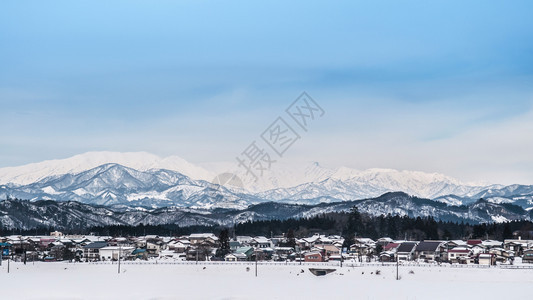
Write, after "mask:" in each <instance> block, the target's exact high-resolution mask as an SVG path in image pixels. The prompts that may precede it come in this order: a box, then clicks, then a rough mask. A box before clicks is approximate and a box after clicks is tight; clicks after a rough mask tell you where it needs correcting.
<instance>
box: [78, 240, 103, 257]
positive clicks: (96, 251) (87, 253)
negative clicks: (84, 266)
mask: <svg viewBox="0 0 533 300" xmlns="http://www.w3.org/2000/svg"><path fill="white" fill-rule="evenodd" d="M104 247H107V242H93V243H90V244H88V245H86V246H83V258H84V259H85V261H94V260H100V249H102V248H104Z"/></svg>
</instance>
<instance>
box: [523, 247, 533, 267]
mask: <svg viewBox="0 0 533 300" xmlns="http://www.w3.org/2000/svg"><path fill="white" fill-rule="evenodd" d="M522 262H523V263H527V264H532V263H533V249H528V250H524V254H523V255H522Z"/></svg>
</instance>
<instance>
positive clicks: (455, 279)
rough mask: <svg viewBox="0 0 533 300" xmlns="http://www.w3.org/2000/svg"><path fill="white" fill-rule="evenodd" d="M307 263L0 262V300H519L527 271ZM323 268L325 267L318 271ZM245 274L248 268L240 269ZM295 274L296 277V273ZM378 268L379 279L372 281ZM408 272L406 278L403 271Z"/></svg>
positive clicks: (525, 293)
mask: <svg viewBox="0 0 533 300" xmlns="http://www.w3.org/2000/svg"><path fill="white" fill-rule="evenodd" d="M309 267H316V266H312V265H305V264H304V265H302V266H300V265H297V264H296V265H283V264H262V265H259V266H258V277H255V266H254V264H241V263H233V264H232V263H222V264H202V263H200V264H198V265H196V264H161V263H159V264H131V263H130V264H122V266H121V268H122V272H121V273H120V274H118V272H117V265H116V264H113V265H112V264H86V263H77V264H75V263H62V262H50V263H44V262H39V263H35V264H32V263H31V262H30V263H28V264H27V265H23V264H22V263H14V262H11V265H10V273H9V274H8V273H7V262H6V261H4V263H3V264H2V267H0V282H1V292H0V295H1V297H2V299H428V298H431V299H451V298H453V299H469V300H470V299H511V297H513V298H514V297H517V298H521V299H527V298H529V297H530V295H529V294H531V292H529V290H530V289H531V287H532V286H533V269H503V268H498V267H492V268H451V267H449V266H447V267H438V266H431V267H428V266H425V267H421V266H400V268H399V274H400V276H401V280H399V281H397V280H396V267H395V266H377V265H376V266H355V267H351V266H348V267H347V266H346V265H345V266H344V267H342V268H340V267H338V266H337V267H334V266H330V267H331V268H336V269H337V271H336V272H334V273H332V274H329V275H326V276H322V277H316V276H314V275H312V274H311V273H310V272H309ZM324 267H325V266H324ZM247 268H249V270H247ZM302 270H303V273H302ZM376 270H380V275H376ZM411 271H412V272H411Z"/></svg>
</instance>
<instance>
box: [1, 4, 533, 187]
mask: <svg viewBox="0 0 533 300" xmlns="http://www.w3.org/2000/svg"><path fill="white" fill-rule="evenodd" d="M310 2H311V1H292V2H291V3H287V2H286V1H268V3H256V2H255V1H113V2H112V3H109V1H47V2H43V1H4V2H2V3H1V4H0V66H1V68H0V112H1V115H2V117H1V118H0V167H3V166H14V165H20V164H24V163H29V162H35V161H40V160H44V159H52V158H62V157H68V156H70V155H74V154H77V153H81V152H86V151H92V150H113V151H148V152H153V153H156V154H159V155H162V156H166V155H179V156H182V157H184V158H185V159H187V160H190V161H192V162H206V161H230V160H232V159H233V158H234V157H235V155H236V154H238V153H240V152H241V151H242V150H243V149H244V148H245V147H246V146H247V145H248V144H249V143H250V142H251V141H252V140H254V139H256V138H257V137H258V135H259V134H260V133H261V132H262V131H263V130H264V129H265V128H266V127H267V126H268V125H269V124H270V123H271V122H272V121H273V120H274V119H275V118H276V117H277V116H278V115H280V114H282V113H283V110H284V109H285V108H286V107H287V106H288V105H289V104H290V103H291V102H292V101H293V100H294V99H295V98H296V97H297V96H298V95H299V94H300V93H301V92H302V91H307V92H308V93H309V94H310V95H311V96H313V97H314V98H315V99H316V100H317V102H319V103H320V104H321V106H322V107H323V108H324V109H325V110H326V115H325V116H324V118H322V119H320V120H319V121H317V122H316V123H314V124H313V128H311V130H310V131H309V132H308V133H306V134H304V135H303V137H302V140H301V141H300V142H299V143H298V144H297V145H295V147H294V148H293V149H291V151H290V153H288V154H287V156H286V157H284V159H286V160H301V161H320V162H323V163H324V164H327V165H331V166H340V165H345V166H350V167H354V168H358V169H365V168H370V167H380V168H397V169H410V170H422V171H427V172H441V173H445V174H449V175H452V176H455V177H458V178H460V179H463V180H488V181H493V182H504V183H510V182H521V183H533V155H531V154H530V153H529V152H531V151H530V149H531V146H533V139H532V133H533V132H532V131H531V130H532V129H533V126H532V121H531V120H533V119H532V118H531V117H532V116H533V18H531V17H530V14H531V11H533V3H532V2H531V1H506V2H505V3H504V2H503V1H468V3H465V2H466V1H328V2H326V1H323V2H322V1H321V2H319V1H316V2H315V1H313V2H311V3H310Z"/></svg>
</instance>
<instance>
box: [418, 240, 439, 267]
mask: <svg viewBox="0 0 533 300" xmlns="http://www.w3.org/2000/svg"><path fill="white" fill-rule="evenodd" d="M445 250H446V243H445V242H441V241H427V242H426V241H424V242H420V243H418V245H416V248H415V253H414V256H415V258H416V259H420V260H423V261H426V262H428V261H442V254H444V253H445Z"/></svg>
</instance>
